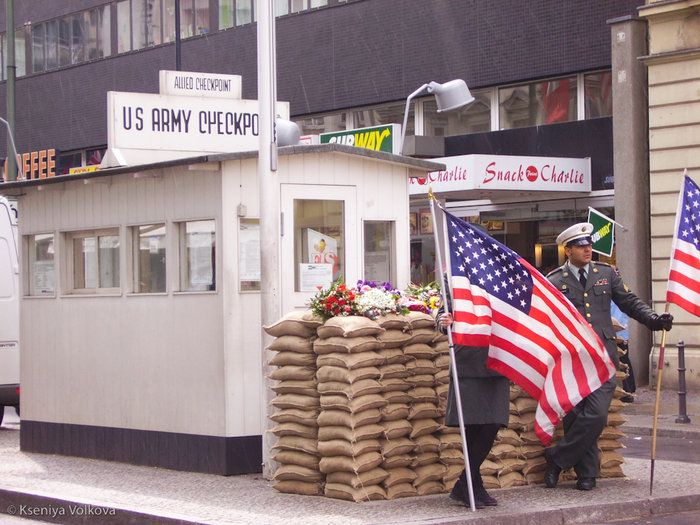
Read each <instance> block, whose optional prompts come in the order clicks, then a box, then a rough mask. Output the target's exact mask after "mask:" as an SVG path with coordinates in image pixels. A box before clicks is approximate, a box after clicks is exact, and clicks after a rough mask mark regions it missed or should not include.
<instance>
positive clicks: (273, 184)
mask: <svg viewBox="0 0 700 525" xmlns="http://www.w3.org/2000/svg"><path fill="white" fill-rule="evenodd" d="M256 5H257V10H258V107H259V109H258V111H259V116H260V117H259V118H260V126H259V129H260V136H259V151H258V179H259V180H258V183H259V188H260V210H259V213H260V317H261V321H262V325H263V326H269V325H271V324H273V323H275V322H276V321H277V320H279V318H280V317H281V304H280V303H281V297H280V253H279V252H280V230H281V228H280V190H279V180H278V179H277V176H276V175H277V173H276V171H275V170H276V168H277V166H276V153H277V144H276V142H275V134H274V121H275V82H276V75H275V60H274V57H275V54H274V41H275V40H274V32H275V10H274V0H257V4H256ZM260 332H261V334H262V335H261V337H262V339H261V340H262V348H263V349H264V348H265V347H266V346H267V344H268V343H269V342H271V339H272V338H271V337H270V336H269V335H267V334H266V333H265V331H264V330H262V329H261V330H260ZM261 367H262V373H263V385H264V389H263V392H262V400H263V403H262V412H263V413H262V417H263V421H262V428H263V450H262V458H263V465H262V467H263V476H264V477H266V478H267V479H269V478H271V477H272V475H273V474H274V470H275V466H274V465H273V464H272V463H273V462H272V459H271V454H270V451H271V449H272V446H273V445H274V444H275V441H276V438H275V436H274V434H272V433H271V432H267V430H269V429H271V428H272V424H271V423H272V421H271V420H270V419H269V417H268V416H269V415H270V413H271V411H272V408H271V407H270V405H269V402H270V401H271V400H272V398H273V396H274V392H273V391H272V389H271V388H270V387H271V385H272V380H270V379H267V378H266V376H267V375H269V373H270V367H269V366H268V365H267V364H266V359H265V352H264V350H263V351H262V363H261Z"/></svg>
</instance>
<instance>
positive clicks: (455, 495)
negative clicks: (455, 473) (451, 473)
mask: <svg viewBox="0 0 700 525" xmlns="http://www.w3.org/2000/svg"><path fill="white" fill-rule="evenodd" d="M482 490H483V488H482ZM484 492H486V491H485V490H484ZM487 495H488V494H487ZM450 499H453V500H455V501H458V502H459V503H461V504H462V505H465V506H467V507H470V506H471V505H470V503H469V487H468V485H467V476H466V475H465V472H464V471H462V474H460V476H459V479H457V482H456V483H455V485H454V487H452V492H450ZM494 501H495V500H494ZM485 506H486V503H484V502H483V501H481V500H480V499H479V498H478V497H477V495H476V491H474V507H476V508H477V509H483V508H484V507H485Z"/></svg>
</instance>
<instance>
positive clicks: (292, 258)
mask: <svg viewBox="0 0 700 525" xmlns="http://www.w3.org/2000/svg"><path fill="white" fill-rule="evenodd" d="M356 191H357V189H356V187H355V186H325V185H316V184H282V185H281V208H282V239H281V257H280V259H281V265H282V271H281V277H282V284H281V290H282V308H283V310H282V311H283V313H285V312H290V311H291V310H294V309H300V308H305V307H306V306H307V305H308V303H309V300H310V299H311V298H312V297H313V296H314V295H315V294H316V293H317V292H318V290H319V287H321V288H327V287H328V286H329V285H330V284H331V282H333V281H335V280H337V279H341V278H342V279H343V281H344V282H346V283H348V284H352V285H354V284H356V282H357V280H358V279H359V278H360V268H361V266H360V261H362V247H361V245H360V236H359V222H358V218H357V196H356Z"/></svg>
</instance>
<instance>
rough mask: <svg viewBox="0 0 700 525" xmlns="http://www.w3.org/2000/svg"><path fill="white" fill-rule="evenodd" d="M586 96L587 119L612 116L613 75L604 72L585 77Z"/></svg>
mask: <svg viewBox="0 0 700 525" xmlns="http://www.w3.org/2000/svg"><path fill="white" fill-rule="evenodd" d="M583 85H584V91H585V94H586V118H587V119H589V118H598V117H609V116H611V115H612V73H611V72H610V71H603V72H599V73H591V74H588V75H584V77H583Z"/></svg>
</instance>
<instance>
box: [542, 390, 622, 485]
mask: <svg viewBox="0 0 700 525" xmlns="http://www.w3.org/2000/svg"><path fill="white" fill-rule="evenodd" d="M615 386H616V381H615V377H614V376H613V377H612V378H611V379H609V380H608V381H606V382H605V383H603V385H602V386H601V387H600V388H598V389H597V390H595V391H594V392H591V393H590V394H589V395H587V396H586V397H585V398H583V400H581V402H580V403H579V404H578V405H576V406H575V407H574V408H573V409H572V410H571V411H570V412H569V413H568V414H567V415H566V416H565V417H564V437H563V438H562V439H561V440H560V441H559V443H558V444H557V445H556V446H555V447H554V448H553V449H552V452H551V454H552V456H551V457H552V459H553V460H554V462H555V463H556V464H557V465H559V467H561V468H562V469H563V470H567V469H570V468H571V467H573V468H574V471H575V472H576V475H577V476H578V478H579V479H581V478H595V477H596V476H597V475H598V471H599V469H600V459H599V456H598V437H599V436H600V434H601V432H602V431H603V428H605V425H606V424H607V421H608V410H609V408H610V402H611V401H612V398H613V394H614V393H615Z"/></svg>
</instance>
